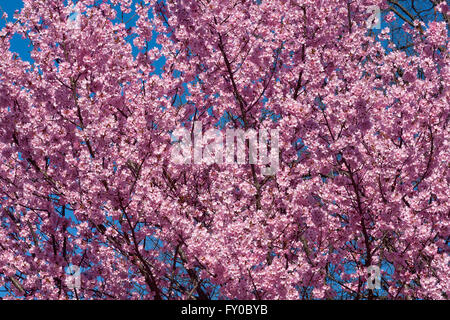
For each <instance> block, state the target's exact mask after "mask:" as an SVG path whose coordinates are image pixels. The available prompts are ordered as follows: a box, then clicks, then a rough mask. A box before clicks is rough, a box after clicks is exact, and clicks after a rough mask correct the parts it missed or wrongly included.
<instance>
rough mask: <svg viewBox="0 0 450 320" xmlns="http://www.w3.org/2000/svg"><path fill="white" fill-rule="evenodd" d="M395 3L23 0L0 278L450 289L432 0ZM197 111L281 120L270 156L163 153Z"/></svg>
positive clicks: (121, 294) (69, 294)
mask: <svg viewBox="0 0 450 320" xmlns="http://www.w3.org/2000/svg"><path fill="white" fill-rule="evenodd" d="M403 3H404V2H403V1H383V0H373V1H366V0H353V1H342V0H320V1H319V0H274V1H266V0H262V1H256V0H254V1H245V0H230V1H228V0H227V1H224V0H199V1H193V0H166V1H156V0H145V1H139V2H137V3H132V1H131V0H110V1H100V0H97V1H94V0H80V1H78V3H77V4H76V9H77V10H78V12H79V14H78V15H77V17H76V19H79V20H78V22H79V24H78V27H74V26H77V24H74V23H70V22H71V21H70V18H69V17H70V15H71V12H72V11H73V8H74V6H73V3H72V1H65V2H63V1H59V0H44V1H31V0H24V7H23V9H22V10H21V11H20V12H19V13H17V14H16V15H15V16H14V19H13V20H12V22H11V20H9V21H10V22H8V23H7V24H6V26H5V27H4V28H3V29H2V30H1V31H0V51H1V52H0V110H1V112H0V151H1V152H0V180H1V184H0V193H1V198H0V286H1V290H2V291H4V292H3V295H4V297H3V298H10V299H11V298H24V299H35V298H37V299H72V298H76V299H217V298H220V299H318V298H319V299H386V298H387V299H448V297H449V294H450V287H449V284H450V279H449V274H450V272H449V271H450V270H449V243H448V242H449V235H450V225H449V213H450V211H449V204H448V189H449V188H448V186H449V182H450V173H449V160H450V154H449V127H448V122H449V110H450V109H449V90H448V84H449V83H450V67H449V56H448V51H447V44H448V30H449V29H448V7H447V6H446V5H445V4H444V3H445V2H444V1H438V0H435V1H432V9H430V10H432V12H433V13H434V15H433V17H432V18H431V19H420V18H421V17H420V15H419V14H418V15H415V14H414V12H411V11H410V10H407V9H405V11H403V10H402V8H401V7H400V6H403V7H404V4H403ZM372 5H376V6H378V7H379V8H380V10H381V11H382V12H383V17H385V21H384V22H383V29H382V30H381V32H375V31H374V30H370V29H367V24H366V21H367V19H368V17H369V15H370V12H368V11H367V8H368V7H369V6H372ZM416 8H417V7H416ZM417 10H418V12H419V11H420V10H419V9H417ZM407 13H409V15H408V14H407ZM4 18H6V16H5V15H4ZM402 19H405V21H408V23H403V25H402V27H401V29H399V30H400V31H401V32H402V35H403V36H405V37H406V38H405V39H407V41H408V43H407V44H406V47H407V48H402V46H405V43H400V42H399V41H394V40H393V39H392V38H391V36H392V35H393V33H392V30H391V28H389V26H392V23H393V21H394V20H396V21H401V20H402ZM403 22H404V21H403ZM16 34H19V35H21V36H22V37H23V38H24V39H25V40H26V41H28V42H29V43H30V46H31V48H32V51H31V58H32V61H31V62H29V61H25V60H22V59H21V58H20V57H19V56H18V55H17V54H15V53H14V52H12V50H11V48H10V40H11V39H12V37H13V36H14V35H16ZM155 38H156V39H155ZM397 40H398V39H397ZM155 41H156V43H157V45H156V46H154V45H153V43H154V42H155ZM406 49H407V50H406ZM158 62H163V63H164V66H163V67H162V70H160V72H158V70H157V67H155V66H156V65H157V63H158ZM195 121H199V122H201V124H202V126H203V130H204V131H205V130H207V129H210V128H217V129H220V130H225V129H226V128H235V129H243V130H250V129H253V130H255V131H258V130H270V129H273V130H275V129H276V130H278V132H279V155H278V156H279V168H278V171H277V172H276V173H275V174H274V175H264V174H263V173H262V169H263V166H262V165H260V164H258V163H246V164H237V163H236V164H229V163H202V164H186V163H185V164H182V163H181V164H180V163H175V162H174V161H172V160H173V159H172V158H171V148H172V147H174V146H175V145H176V144H177V143H180V141H177V140H176V139H174V138H173V135H172V133H173V132H174V130H176V129H177V128H180V127H183V128H186V129H188V130H193V124H194V122H195ZM71 266H72V267H73V266H76V267H78V268H80V269H79V270H80V273H79V274H80V279H79V280H80V284H79V285H78V286H73V285H72V286H71V285H69V284H68V281H66V280H68V279H70V277H69V276H68V271H67V270H68V269H70V268H71ZM371 266H378V267H379V268H380V270H381V287H380V288H375V289H374V288H372V287H370V286H369V285H368V282H367V270H368V268H369V267H371Z"/></svg>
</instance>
